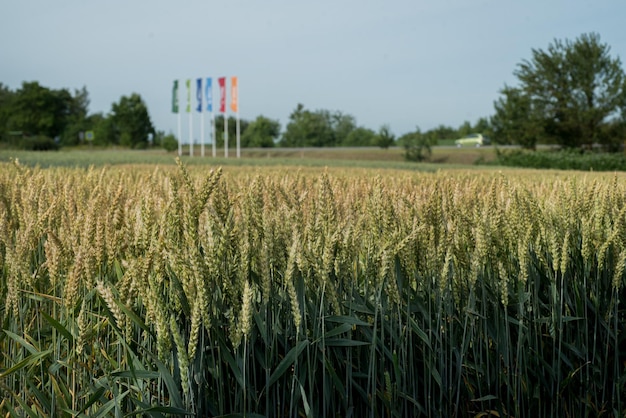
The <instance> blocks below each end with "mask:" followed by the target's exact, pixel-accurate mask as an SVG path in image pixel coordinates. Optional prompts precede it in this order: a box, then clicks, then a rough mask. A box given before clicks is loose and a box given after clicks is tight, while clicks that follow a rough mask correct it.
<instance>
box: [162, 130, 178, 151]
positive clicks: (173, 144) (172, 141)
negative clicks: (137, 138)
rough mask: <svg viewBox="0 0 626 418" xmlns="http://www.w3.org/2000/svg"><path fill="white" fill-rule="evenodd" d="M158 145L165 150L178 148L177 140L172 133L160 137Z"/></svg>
mask: <svg viewBox="0 0 626 418" xmlns="http://www.w3.org/2000/svg"><path fill="white" fill-rule="evenodd" d="M160 145H161V147H162V148H163V149H164V150H165V151H167V152H172V151H176V150H177V149H178V140H176V137H175V136H174V134H167V135H165V136H163V137H162V138H161V143H160Z"/></svg>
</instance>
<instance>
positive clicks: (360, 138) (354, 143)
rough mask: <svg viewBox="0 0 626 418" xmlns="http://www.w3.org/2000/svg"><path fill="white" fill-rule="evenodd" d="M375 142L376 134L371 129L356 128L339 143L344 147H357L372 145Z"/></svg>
mask: <svg viewBox="0 0 626 418" xmlns="http://www.w3.org/2000/svg"><path fill="white" fill-rule="evenodd" d="M375 142H376V133H375V132H374V131H372V130H371V129H368V128H364V127H358V128H354V129H353V130H352V131H350V133H349V134H348V136H347V137H346V138H345V139H344V141H343V142H342V143H341V145H342V146H346V147H358V146H367V145H374V144H375Z"/></svg>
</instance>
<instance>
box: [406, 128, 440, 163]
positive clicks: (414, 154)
mask: <svg viewBox="0 0 626 418" xmlns="http://www.w3.org/2000/svg"><path fill="white" fill-rule="evenodd" d="M398 142H399V143H400V144H401V145H402V146H403V147H404V157H405V158H406V160H407V161H416V162H421V161H425V160H427V159H428V158H429V157H430V156H431V155H432V148H431V147H432V145H433V141H432V139H430V138H428V137H427V136H426V135H424V134H422V131H421V130H420V128H419V127H418V128H417V129H416V130H415V132H412V133H408V134H405V135H403V136H402V137H400V139H399V140H398Z"/></svg>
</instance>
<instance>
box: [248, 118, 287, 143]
mask: <svg viewBox="0 0 626 418" xmlns="http://www.w3.org/2000/svg"><path fill="white" fill-rule="evenodd" d="M279 135H280V122H278V121H277V120H272V119H269V118H266V117H265V116H262V115H261V116H258V117H257V118H256V119H255V120H254V121H252V122H250V124H249V125H248V126H247V128H246V130H245V132H244V133H243V135H242V136H241V146H242V147H260V148H271V147H273V146H274V143H275V141H276V139H278V137H279Z"/></svg>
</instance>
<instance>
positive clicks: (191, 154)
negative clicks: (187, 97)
mask: <svg viewBox="0 0 626 418" xmlns="http://www.w3.org/2000/svg"><path fill="white" fill-rule="evenodd" d="M189 156H190V157H193V109H191V108H190V109H189Z"/></svg>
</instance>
